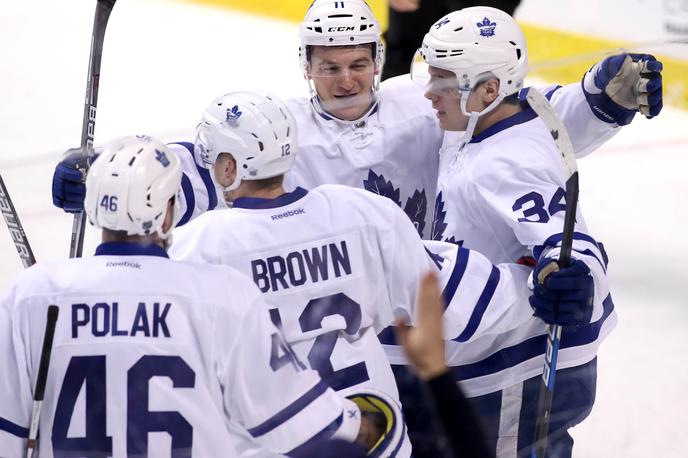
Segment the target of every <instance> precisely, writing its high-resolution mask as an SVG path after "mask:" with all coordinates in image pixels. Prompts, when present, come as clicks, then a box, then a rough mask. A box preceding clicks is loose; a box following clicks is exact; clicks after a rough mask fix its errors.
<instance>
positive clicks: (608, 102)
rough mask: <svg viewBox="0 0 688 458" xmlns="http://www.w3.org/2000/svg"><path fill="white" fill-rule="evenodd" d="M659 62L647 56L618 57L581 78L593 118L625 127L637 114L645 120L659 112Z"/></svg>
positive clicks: (660, 81) (621, 55) (660, 98)
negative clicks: (593, 114) (641, 115)
mask: <svg viewBox="0 0 688 458" xmlns="http://www.w3.org/2000/svg"><path fill="white" fill-rule="evenodd" d="M661 72H662V63H661V62H659V61H658V60H657V59H655V57H654V56H652V55H650V54H627V53H623V54H618V55H616V56H611V57H607V58H606V59H604V60H603V61H602V62H598V63H597V64H595V65H594V66H593V67H592V68H591V69H590V70H589V71H588V72H587V73H586V74H585V76H583V81H582V85H583V92H584V93H585V98H586V99H587V100H588V104H589V105H590V108H592V111H593V113H595V116H597V117H598V118H600V119H601V120H603V121H606V122H614V123H617V124H618V125H620V126H625V125H627V124H629V123H630V122H631V121H632V120H633V116H634V115H635V113H636V112H638V111H639V112H640V113H642V114H643V115H644V116H645V117H647V118H652V117H655V116H657V115H658V114H659V112H660V111H661V110H662V73H661Z"/></svg>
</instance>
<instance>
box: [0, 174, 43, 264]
mask: <svg viewBox="0 0 688 458" xmlns="http://www.w3.org/2000/svg"><path fill="white" fill-rule="evenodd" d="M0 212H2V217H3V218H5V223H6V224H7V229H9V231H10V235H12V241H13V242H14V246H15V247H16V248H17V252H18V253H19V257H20V258H21V261H22V264H24V267H31V266H32V265H34V264H36V258H35V257H34V255H33V251H31V246H30V245H29V239H28V238H27V237H26V232H24V228H23V227H22V225H21V222H20V221H19V215H17V210H15V209H14V205H13V204H12V199H10V194H9V192H7V188H6V187H5V182H4V181H3V180H2V176H0Z"/></svg>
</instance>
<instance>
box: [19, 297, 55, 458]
mask: <svg viewBox="0 0 688 458" xmlns="http://www.w3.org/2000/svg"><path fill="white" fill-rule="evenodd" d="M59 313H60V309H59V307H58V306H57V305H51V306H49V307H48V319H47V322H46V323H45V334H43V348H42V349H41V361H40V364H39V366H38V376H37V377H36V389H35V390H34V392H33V407H32V409H31V424H30V426H29V441H28V443H27V446H26V458H32V457H33V454H34V452H35V451H36V446H37V445H38V442H37V438H38V421H39V420H40V417H41V405H42V404H43V395H44V394H45V384H46V382H47V381H48V367H49V366H50V353H51V352H52V350H53V337H54V336H55V325H56V324H57V315H58V314H59Z"/></svg>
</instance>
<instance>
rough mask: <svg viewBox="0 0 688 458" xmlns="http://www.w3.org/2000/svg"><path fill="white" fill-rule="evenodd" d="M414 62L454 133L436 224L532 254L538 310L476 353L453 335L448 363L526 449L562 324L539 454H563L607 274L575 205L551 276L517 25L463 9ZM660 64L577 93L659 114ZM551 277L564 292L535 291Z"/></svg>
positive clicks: (507, 443)
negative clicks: (553, 339) (553, 330)
mask: <svg viewBox="0 0 688 458" xmlns="http://www.w3.org/2000/svg"><path fill="white" fill-rule="evenodd" d="M455 50H461V52H458V51H455ZM421 57H422V60H421V61H419V62H417V64H416V65H415V67H414V69H413V71H412V74H413V75H414V76H415V77H416V78H419V77H421V76H422V75H424V76H425V77H426V78H428V83H429V84H428V86H427V88H426V90H427V92H426V97H427V98H428V99H430V101H431V102H432V106H433V108H434V109H435V110H436V111H437V116H438V118H439V122H440V125H441V127H442V128H443V129H445V130H447V131H455V132H458V133H456V134H455V135H456V137H455V138H454V141H455V143H451V144H447V145H445V147H444V148H443V150H442V153H441V162H440V176H439V182H438V196H437V204H436V209H437V213H436V221H435V227H434V231H433V232H434V233H435V236H436V237H437V238H442V239H447V238H450V239H452V240H455V241H457V243H460V244H462V245H463V246H465V247H467V248H469V249H475V250H479V251H480V252H482V253H485V254H486V255H487V257H488V258H489V259H490V260H491V261H492V262H493V263H500V262H505V261H511V260H515V259H519V258H521V257H523V256H532V258H534V260H535V269H534V272H533V274H532V282H533V286H534V291H533V296H532V297H531V299H530V303H531V305H532V307H533V309H534V313H535V315H536V316H537V317H539V318H541V320H534V321H532V322H531V323H528V324H527V325H524V326H522V327H520V328H519V329H515V330H513V331H509V332H506V333H504V334H502V335H500V336H496V337H495V338H492V339H489V340H485V341H484V344H485V348H484V350H483V351H482V352H480V353H473V351H472V350H470V349H469V351H468V352H462V351H461V349H460V344H456V347H457V348H456V349H455V353H454V355H451V348H450V350H449V353H448V358H449V362H450V363H451V365H452V366H455V367H453V370H454V373H455V375H456V377H457V379H458V380H460V381H461V382H462V386H463V388H464V390H465V391H466V393H467V395H468V396H470V397H471V398H472V403H473V405H474V407H475V408H476V411H478V412H479V413H480V416H481V417H482V419H483V424H484V425H485V427H486V430H487V433H488V437H489V440H490V442H491V445H492V447H493V450H495V451H496V453H497V455H498V456H505V457H507V456H508V457H513V456H529V455H530V452H531V446H532V441H533V437H534V424H535V419H536V409H537V396H538V391H539V387H540V384H541V381H540V379H541V374H542V366H543V361H544V352H545V347H546V345H545V333H546V323H548V324H559V325H562V326H563V329H564V331H563V334H562V338H561V347H560V350H559V356H558V360H557V369H560V370H558V371H557V376H556V386H555V391H554V401H553V406H552V412H551V420H550V432H549V445H548V452H547V453H548V456H556V457H564V456H571V449H572V445H573V440H572V438H571V436H570V435H569V434H568V432H567V430H568V429H569V428H570V427H572V426H574V425H576V424H577V423H579V422H580V421H582V420H583V419H585V417H587V415H588V414H589V413H590V410H591V408H592V405H593V402H594V398H595V380H596V352H597V348H598V346H599V344H600V342H601V341H602V340H603V339H604V338H605V337H606V336H607V335H608V334H609V332H610V331H611V330H612V328H613V327H614V324H615V322H616V315H615V313H614V306H613V303H612V300H611V296H609V293H608V289H607V287H606V283H605V275H606V258H605V256H604V254H603V251H602V249H601V246H600V245H598V243H597V242H596V241H595V240H594V239H593V238H592V237H591V236H590V235H589V233H588V230H587V227H586V224H585V220H584V219H583V216H582V214H581V213H580V212H578V214H577V216H576V222H577V223H576V232H575V235H574V245H573V250H574V251H573V254H572V257H573V259H572V263H571V265H570V267H568V268H565V269H562V270H558V271H556V270H557V267H556V259H557V257H558V253H559V245H560V242H561V233H562V228H563V220H564V209H565V202H564V199H563V197H564V187H565V185H564V182H565V179H566V177H565V176H564V167H563V165H562V160H561V157H560V153H559V152H558V151H557V149H556V147H555V145H554V143H553V141H552V139H551V137H550V134H549V132H548V130H547V128H546V127H545V125H544V124H543V123H542V122H541V121H540V120H539V119H538V118H537V115H536V114H535V113H534V111H533V110H532V109H531V108H530V107H529V106H528V105H527V104H526V103H524V101H522V100H519V98H518V91H519V89H520V88H521V86H522V84H523V79H524V77H525V75H526V71H527V49H526V46H525V40H524V36H523V33H522V31H521V30H520V28H519V26H518V25H517V24H516V23H515V21H514V20H513V19H512V18H511V17H510V16H509V15H507V14H506V13H504V12H502V11H500V10H496V9H493V8H487V7H475V8H467V9H464V10H461V11H457V12H454V13H451V14H449V15H447V16H445V17H444V18H442V19H441V20H439V21H438V22H437V23H436V24H434V25H433V26H432V27H431V28H430V31H429V32H428V33H427V34H426V36H425V39H424V40H423V47H422V49H421ZM660 70H661V64H659V63H658V62H656V61H655V60H654V58H652V57H651V56H642V55H641V56H629V55H626V56H622V57H620V58H618V57H615V58H611V59H607V60H605V61H603V62H602V64H599V65H598V66H596V67H595V68H593V70H592V71H591V73H589V74H588V75H586V77H585V79H584V84H583V89H584V90H585V91H586V95H587V97H588V99H589V100H590V101H591V103H592V104H593V107H595V109H596V111H595V112H596V113H600V116H601V117H602V116H603V117H605V118H607V117H609V118H613V119H615V120H616V121H617V122H618V123H619V124H625V123H627V122H630V119H631V118H632V117H633V115H634V114H635V112H637V111H638V110H640V111H641V112H643V114H645V115H647V116H650V117H651V116H654V115H656V114H657V113H658V112H659V109H661V84H660V83H661V77H659V74H658V72H659V71H660ZM627 75H635V78H634V80H633V81H632V83H633V84H628V82H624V78H625V77H626V76H627ZM621 85H623V86H624V88H623V89H621V90H619V87H620V86H621ZM642 92H645V94H644V95H643V94H642ZM648 94H649V95H648ZM576 135H577V132H573V133H571V136H572V139H574V140H575V136H576ZM547 272H552V273H549V275H547ZM561 285H566V286H567V287H569V288H571V290H570V291H569V292H567V293H553V292H552V291H549V292H544V291H543V290H542V288H543V286H546V287H548V288H551V289H554V290H556V289H557V288H558V287H559V286H561ZM473 348H475V347H473Z"/></svg>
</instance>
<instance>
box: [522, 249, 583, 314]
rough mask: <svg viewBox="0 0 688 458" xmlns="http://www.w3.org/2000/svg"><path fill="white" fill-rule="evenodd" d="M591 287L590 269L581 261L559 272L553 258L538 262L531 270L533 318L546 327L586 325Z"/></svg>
mask: <svg viewBox="0 0 688 458" xmlns="http://www.w3.org/2000/svg"><path fill="white" fill-rule="evenodd" d="M594 288H595V287H594V282H593V278H592V276H591V275H590V268H589V267H588V266H587V265H585V263H584V262H583V261H580V260H576V259H573V260H572V262H571V265H570V266H569V267H567V268H565V269H559V266H558V264H557V261H556V260H555V259H551V258H546V259H542V260H540V262H538V263H537V265H536V266H535V270H534V271H533V295H532V296H530V305H531V307H533V310H534V311H535V313H534V315H535V316H536V317H538V318H540V319H542V320H543V321H544V322H546V323H547V324H558V325H561V326H579V325H584V324H588V323H590V319H591V318H592V302H593V296H594V291H595V289H594Z"/></svg>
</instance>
